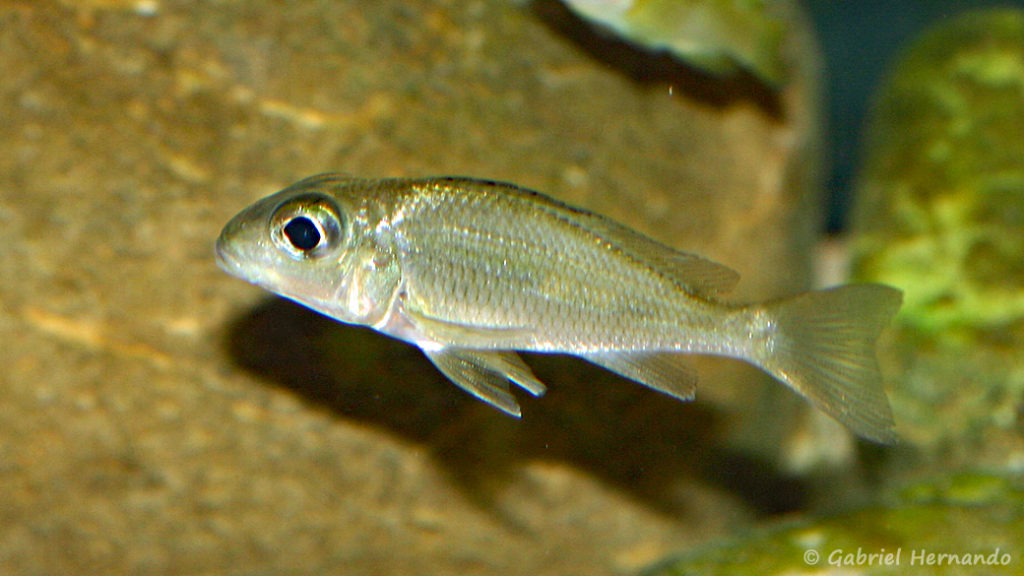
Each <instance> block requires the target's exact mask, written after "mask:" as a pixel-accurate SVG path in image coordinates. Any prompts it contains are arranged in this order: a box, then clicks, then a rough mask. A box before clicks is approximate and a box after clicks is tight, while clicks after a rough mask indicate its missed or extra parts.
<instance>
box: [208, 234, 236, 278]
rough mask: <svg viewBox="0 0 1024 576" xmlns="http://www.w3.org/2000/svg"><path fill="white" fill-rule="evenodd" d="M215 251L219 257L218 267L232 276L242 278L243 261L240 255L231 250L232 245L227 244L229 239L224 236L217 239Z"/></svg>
mask: <svg viewBox="0 0 1024 576" xmlns="http://www.w3.org/2000/svg"><path fill="white" fill-rule="evenodd" d="M213 251H214V254H216V257H217V266H219V267H220V269H221V270H223V271H225V272H227V273H228V274H231V275H232V276H241V271H242V261H241V259H240V258H239V257H238V255H236V254H235V253H234V252H233V251H232V250H231V245H230V243H229V242H227V239H225V238H224V235H223V234H221V235H220V237H219V238H217V244H216V245H215V246H214V248H213Z"/></svg>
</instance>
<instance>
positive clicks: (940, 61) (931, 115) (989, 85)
mask: <svg viewBox="0 0 1024 576" xmlns="http://www.w3.org/2000/svg"><path fill="white" fill-rule="evenodd" d="M1022 94H1024V12H1022V11H1020V10H1010V9H1002V10H988V11H979V12H972V13H967V14H965V15H963V16H960V17H958V18H956V19H952V20H950V21H947V22H944V23H943V24H941V25H939V26H937V27H936V28H934V29H933V30H931V31H930V32H928V33H927V34H925V35H924V37H922V38H921V39H919V40H918V41H916V42H915V43H914V45H913V46H912V47H911V48H910V49H909V50H908V52H907V53H906V54H905V56H904V57H903V58H902V60H901V61H900V62H899V64H898V65H897V67H896V68H895V70H894V72H893V74H892V76H891V78H890V79H889V81H888V83H887V85H886V86H885V87H884V89H883V90H882V93H881V94H880V96H879V99H878V102H877V106H876V108H875V111H874V114H873V118H872V121H871V125H870V134H869V139H868V146H867V152H868V156H867V161H866V165H865V168H864V173H863V175H862V177H861V179H860V184H859V186H858V196H857V206H856V214H855V226H854V228H855V230H854V235H855V238H854V242H855V247H856V248H855V250H856V254H855V262H854V269H855V272H854V273H855V276H856V277H857V278H858V279H861V280H868V281H877V282H884V283H888V284H892V285H895V286H898V287H900V288H902V289H903V290H904V291H905V300H904V306H903V311H902V312H901V314H900V315H899V316H898V317H897V320H896V324H897V330H896V331H895V333H894V336H893V342H892V345H891V346H889V347H888V349H889V350H890V351H891V352H892V353H891V354H888V355H887V358H886V360H887V364H888V366H886V368H887V369H886V372H887V373H890V374H896V375H898V376H897V377H896V378H895V379H894V382H895V385H894V386H893V387H892V388H891V394H890V396H891V398H892V401H893V406H894V410H895V413H896V420H897V423H898V431H899V432H900V433H901V434H902V435H903V437H904V438H905V440H906V444H907V445H908V447H909V449H910V450H912V451H915V452H918V453H919V454H920V455H922V456H924V457H926V458H931V459H935V460H936V465H937V466H939V467H941V468H944V469H949V468H950V467H953V468H956V467H958V466H961V465H965V464H968V465H979V464H984V465H988V466H993V467H995V468H998V469H1018V470H1019V469H1020V466H1021V462H1022V461H1024V441H1022V438H1024V436H1022V434H1021V432H1022V431H1024V420H1022V418H1021V415H1022V414H1024V364H1022V363H1021V361H1020V359H1021V357H1024V258H1021V254H1024V154H1022V151H1024V98H1022ZM903 460H904V461H909V460H913V458H904V459H903Z"/></svg>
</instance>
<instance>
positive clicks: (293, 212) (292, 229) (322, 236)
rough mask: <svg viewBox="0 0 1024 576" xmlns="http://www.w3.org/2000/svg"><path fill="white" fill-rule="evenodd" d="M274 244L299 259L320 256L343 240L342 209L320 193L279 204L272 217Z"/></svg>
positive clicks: (328, 252)
mask: <svg viewBox="0 0 1024 576" xmlns="http://www.w3.org/2000/svg"><path fill="white" fill-rule="evenodd" d="M270 230H271V238H272V239H273V241H274V244H275V245H276V246H277V247H278V248H280V249H281V250H283V251H284V252H285V253H286V254H288V255H289V256H291V257H292V258H294V259H296V260H308V259H311V258H320V257H322V256H325V255H327V254H330V253H332V252H333V251H334V249H335V248H337V247H338V245H339V244H340V243H341V241H342V236H343V231H344V222H343V219H342V216H341V211H340V210H339V209H338V207H337V205H336V204H335V203H334V202H333V201H331V200H330V199H329V198H327V197H324V196H319V195H313V196H301V197H299V198H293V199H291V200H288V201H287V202H285V203H283V204H281V205H280V206H278V208H277V210H275V211H274V214H273V216H271V218H270Z"/></svg>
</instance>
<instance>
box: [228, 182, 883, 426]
mask: <svg viewBox="0 0 1024 576" xmlns="http://www.w3.org/2000/svg"><path fill="white" fill-rule="evenodd" d="M215 251H216V258H217V262H218V264H219V266H220V267H221V268H222V269H223V270H224V271H226V272H227V273H229V274H231V275H233V276H236V277H238V278H241V279H243V280H245V281H248V282H250V283H252V284H255V285H257V286H260V287H262V288H264V289H266V290H269V291H271V292H273V293H276V294H278V295H280V296H283V297H285V298H288V299H291V300H293V301H295V302H298V303H300V304H302V305H304V306H307V307H309V308H311V309H313V310H315V311H317V312H319V313H321V314H324V315H326V316H328V317H330V318H333V319H335V320H338V321H340V322H343V323H346V324H354V325H362V326H368V327H371V328H373V329H374V330H377V331H378V332H381V333H384V334H387V335H389V336H392V337H394V338H398V339H400V340H403V341H405V342H408V343H410V344H412V345H414V346H416V347H418V348H419V349H420V350H421V351H422V352H423V353H424V354H425V355H426V356H427V358H429V359H430V361H431V362H432V363H433V364H434V366H436V367H437V369H438V370H439V371H440V372H441V373H442V374H444V375H445V376H446V377H447V378H448V379H450V380H451V381H452V382H453V383H454V384H456V385H457V386H459V387H461V388H463V389H464V390H466V391H467V392H469V393H470V394H472V395H473V396H475V397H477V398H479V399H480V400H483V401H485V402H488V403H490V404H491V405H493V406H494V407H496V408H498V409H500V410H502V411H504V412H506V413H508V414H510V415H513V416H516V417H518V416H520V415H521V410H520V407H519V404H518V402H517V400H516V397H515V396H514V395H513V394H512V391H511V390H512V388H511V386H512V385H515V386H518V387H519V388H522V389H523V390H525V391H526V392H528V393H530V394H532V395H534V396H540V395H542V394H543V393H544V392H545V390H546V387H545V385H544V383H542V382H541V381H540V380H538V379H537V377H536V376H535V375H534V373H533V372H532V371H531V369H530V368H529V366H528V365H527V364H526V363H525V362H524V361H523V360H522V359H521V357H520V356H519V354H518V352H539V353H561V354H569V355H574V356H578V357H580V358H583V359H584V360H586V361H589V362H591V363H593V364H596V365H598V366H600V367H602V368H605V369H607V370H610V371H611V372H614V373H616V374H618V375H620V376H623V377H625V378H627V379H630V380H634V381H636V382H638V383H640V384H643V385H645V386H647V387H649V388H652V389H654V390H657V391H660V392H663V393H665V394H668V395H670V396H673V397H675V398H678V399H680V400H692V399H693V398H694V395H695V391H696V385H697V377H696V374H695V373H694V371H693V370H692V369H691V368H689V367H688V366H687V365H686V363H685V358H686V356H687V354H705V355H717V356H726V357H731V358H735V359H738V360H742V361H746V362H748V363H750V364H753V365H754V366H756V367H758V368H760V369H761V370H763V371H764V372H766V373H768V374H770V375H771V376H772V377H774V378H775V379H776V380H778V381H780V382H782V383H783V384H785V385H787V386H788V387H789V388H791V389H793V390H794V391H796V392H797V393H798V394H799V395H800V396H802V397H804V398H805V399H806V400H808V401H809V402H810V403H811V404H812V405H814V406H816V407H817V408H818V409H820V410H822V411H823V412H825V413H826V414H828V415H829V416H831V417H832V418H834V419H835V420H837V421H839V422H840V423H842V424H843V425H845V426H846V427H847V428H848V429H849V430H851V431H852V432H854V433H855V434H857V435H859V436H861V437H863V438H865V439H867V440H871V441H874V442H878V443H883V444H888V443H893V442H895V441H896V440H897V435H896V432H895V424H894V420H893V416H892V411H891V409H890V406H889V401H888V398H887V397H886V395H885V391H884V387H883V382H882V377H881V373H880V369H879V365H878V361H877V358H876V356H875V348H876V341H877V339H878V337H879V335H880V334H881V332H882V330H883V329H884V328H885V326H886V325H887V324H888V323H889V321H890V319H891V318H892V316H893V315H895V313H896V312H897V311H898V309H899V307H900V304H901V301H902V293H901V292H900V291H899V290H897V289H895V288H892V287H889V286H886V285H882V284H849V285H843V286H838V287H834V288H829V289H824V290H820V291H812V292H807V293H803V294H799V295H796V296H792V297H788V298H782V299H775V300H769V301H765V302H758V303H745V304H736V303H731V302H728V301H727V300H725V298H724V295H725V294H726V293H728V292H729V291H730V290H731V289H732V288H733V287H734V286H735V285H736V283H737V282H738V281H739V274H738V273H737V272H735V271H733V270H731V269H730V268H728V267H726V266H723V265H721V264H718V263H715V262H713V261H711V260H709V259H706V258H704V257H701V256H699V255H696V254H690V253H686V252H681V251H678V250H676V249H674V248H671V247H669V246H667V245H665V244H662V243H660V242H657V241H655V240H653V239H651V238H648V237H646V236H644V235H642V234H640V233H639V232H636V231H634V230H631V229H630V228H628V227H626V226H624V225H622V224H619V223H617V222H615V221H613V220H611V219H609V218H606V217H603V216H601V215H598V214H595V213H593V212H589V211H587V210H583V209H581V208H576V207H573V206H570V205H567V204H564V203H562V202H560V201H558V200H556V199H554V198H551V197H549V196H546V195H544V194H541V193H540V192H536V191H533V190H529V189H526V188H522V187H519V186H516V185H514V184H509V183H503V182H495V181H489V180H478V179H472V178H462V177H430V178H384V179H363V178H357V177H353V176H349V175H345V174H337V173H328V174H321V175H317V176H313V177H310V178H307V179H305V180H302V181H300V182H297V183H296V184H293V185H291V186H289V187H287V188H285V189H283V190H281V191H280V192H277V193H275V194H272V195H270V196H267V197H265V198H263V199H262V200H259V201H257V202H255V203H254V204H252V205H251V206H249V207H248V208H246V209H244V210H242V211H241V212H240V213H239V214H238V215H236V216H235V217H234V218H232V219H231V220H230V221H229V222H228V223H227V224H226V225H225V227H224V229H223V231H222V232H221V234H220V236H219V238H218V239H217V242H216V250H215Z"/></svg>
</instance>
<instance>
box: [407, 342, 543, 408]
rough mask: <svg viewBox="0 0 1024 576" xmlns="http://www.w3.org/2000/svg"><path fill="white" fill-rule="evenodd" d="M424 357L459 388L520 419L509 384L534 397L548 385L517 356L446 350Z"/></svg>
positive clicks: (489, 352) (433, 351)
mask: <svg viewBox="0 0 1024 576" xmlns="http://www.w3.org/2000/svg"><path fill="white" fill-rule="evenodd" d="M424 353H425V354H426V355H427V358H429V359H430V361H431V362H433V363H434V366H436V367H437V369H438V370H440V371H441V373H442V374H444V375H445V376H447V377H448V379H449V380H451V381H452V382H453V383H454V384H455V385H457V386H458V387H460V388H462V389H463V390H465V391H466V392H469V393H470V394H472V395H473V396H475V397H477V398H479V399H480V400H483V401H484V402H487V403H488V404H490V405H492V406H494V407H495V408H497V409H499V410H501V411H502V412H505V413H506V414H510V415H512V416H515V417H517V418H518V417H519V416H521V415H522V413H521V411H520V410H519V403H518V402H516V399H515V396H513V395H512V393H511V392H509V387H508V383H509V382H513V383H515V384H517V385H518V386H520V387H522V388H523V389H525V390H527V391H528V392H530V393H531V394H533V395H534V396H539V395H541V394H543V393H544V390H545V388H544V384H543V383H541V381H540V380H538V379H537V377H536V376H534V375H533V372H532V371H531V370H530V368H529V366H527V365H526V363H524V362H523V360H522V359H521V358H520V357H519V356H518V355H517V354H516V353H514V352H492V351H480V350H466V349H460V348H442V349H440V350H424Z"/></svg>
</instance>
